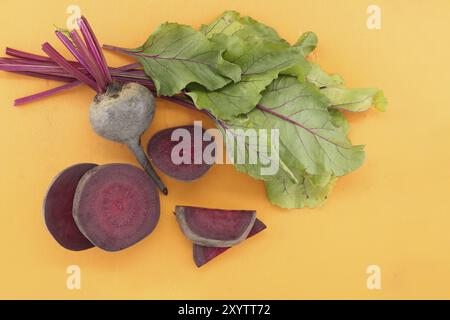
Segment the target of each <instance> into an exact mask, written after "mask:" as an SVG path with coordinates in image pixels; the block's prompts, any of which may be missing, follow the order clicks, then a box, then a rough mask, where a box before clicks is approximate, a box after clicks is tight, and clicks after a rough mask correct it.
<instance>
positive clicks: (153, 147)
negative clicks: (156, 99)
mask: <svg viewBox="0 0 450 320" xmlns="http://www.w3.org/2000/svg"><path fill="white" fill-rule="evenodd" d="M207 147H208V148H209V149H210V150H212V152H211V154H209V153H208V154H207V156H208V158H209V159H205V157H204V156H203V153H204V151H205V149H206V148H207ZM147 153H148V155H149V157H150V159H151V160H152V162H153V164H154V165H155V166H156V167H157V168H158V169H159V170H161V171H162V172H164V173H165V174H167V175H168V176H170V177H172V178H175V179H177V180H181V181H193V180H196V179H198V178H200V177H201V176H203V175H204V174H205V173H206V172H207V171H208V170H209V169H210V168H211V165H212V162H214V160H215V158H214V157H215V145H214V139H213V137H211V136H210V135H209V134H208V133H206V132H205V130H204V129H202V128H200V127H198V128H196V126H194V125H188V126H180V127H175V128H168V129H164V130H161V131H159V132H157V133H156V134H155V135H154V136H153V137H152V138H151V139H150V141H149V143H148V145H147Z"/></svg>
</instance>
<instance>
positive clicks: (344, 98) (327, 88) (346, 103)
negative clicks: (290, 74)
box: [306, 62, 387, 112]
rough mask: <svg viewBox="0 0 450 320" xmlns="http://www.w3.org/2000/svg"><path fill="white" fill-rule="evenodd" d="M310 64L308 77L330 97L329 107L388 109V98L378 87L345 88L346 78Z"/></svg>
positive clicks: (361, 109) (354, 110) (363, 109)
mask: <svg viewBox="0 0 450 320" xmlns="http://www.w3.org/2000/svg"><path fill="white" fill-rule="evenodd" d="M310 64H311V69H310V71H309V73H308V75H307V77H306V78H307V80H308V81H309V82H311V83H313V84H314V85H315V86H316V87H318V88H319V89H320V91H321V92H322V93H323V94H324V95H325V96H326V97H327V98H328V99H329V101H330V103H329V107H331V108H336V109H340V110H346V111H352V112H362V111H367V110H368V109H370V108H371V107H374V108H375V109H377V110H379V111H386V108H387V99H386V97H385V96H384V93H383V91H381V90H379V89H376V88H357V89H348V88H345V87H344V80H343V79H342V78H341V77H340V76H339V75H337V74H331V75H329V74H327V73H326V72H325V71H323V70H322V69H321V68H320V66H319V65H318V64H316V63H313V62H310Z"/></svg>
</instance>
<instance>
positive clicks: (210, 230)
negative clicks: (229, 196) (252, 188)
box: [175, 206, 256, 248]
mask: <svg viewBox="0 0 450 320" xmlns="http://www.w3.org/2000/svg"><path fill="white" fill-rule="evenodd" d="M175 214H176V217H177V221H178V224H179V225H180V228H181V231H182V232H183V233H184V235H185V236H186V237H187V238H188V239H190V240H191V241H192V242H193V243H195V244H198V245H202V246H207V247H222V248H223V247H232V246H234V245H236V244H238V243H239V242H241V241H243V240H245V239H246V238H247V236H248V234H249V233H250V231H251V229H252V227H253V225H254V224H255V220H256V212H255V211H248V210H220V209H206V208H196V207H183V206H177V207H176V208H175Z"/></svg>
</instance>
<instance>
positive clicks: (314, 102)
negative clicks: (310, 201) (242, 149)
mask: <svg viewBox="0 0 450 320" xmlns="http://www.w3.org/2000/svg"><path fill="white" fill-rule="evenodd" d="M248 117H249V118H250V119H251V120H250V121H251V122H252V123H257V124H258V125H257V126H258V127H261V128H268V129H270V128H278V129H279V130H280V141H281V142H282V143H283V145H285V146H286V147H287V148H288V149H289V150H290V152H291V153H292V155H293V156H294V157H295V158H296V159H297V160H298V161H299V163H300V164H301V166H302V167H303V168H305V171H306V172H307V173H308V174H312V175H322V174H324V173H331V174H333V175H335V176H342V175H345V174H347V173H349V172H351V171H353V170H355V169H357V168H358V167H359V166H361V164H362V163H363V160H364V150H363V146H353V145H352V144H351V143H350V141H349V139H348V138H347V137H346V133H345V132H344V131H343V130H342V129H341V128H339V127H336V126H335V119H334V118H332V116H330V114H329V112H328V99H326V98H325V97H324V96H323V95H322V94H321V93H320V92H319V90H318V89H316V88H315V87H314V86H312V85H311V84H309V83H301V82H299V81H298V80H297V79H296V78H294V77H288V76H281V77H279V78H278V79H277V80H275V81H274V82H273V83H272V84H271V85H270V86H269V87H268V88H267V89H266V90H265V91H264V94H263V98H262V99H261V101H260V103H259V104H258V106H257V107H256V108H255V109H254V110H253V111H251V112H250V113H249V114H248Z"/></svg>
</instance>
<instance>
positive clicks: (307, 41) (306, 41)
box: [294, 31, 318, 57]
mask: <svg viewBox="0 0 450 320" xmlns="http://www.w3.org/2000/svg"><path fill="white" fill-rule="evenodd" d="M317 42H318V39H317V35H316V34H315V33H314V32H311V31H309V32H305V33H304V34H302V35H301V36H300V38H299V39H298V40H297V42H296V43H295V44H294V46H295V47H298V48H299V49H300V50H301V51H302V54H303V56H305V57H306V56H308V55H309V54H310V53H311V52H313V51H314V49H316V47H317Z"/></svg>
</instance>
